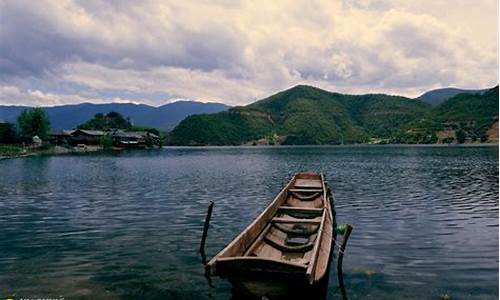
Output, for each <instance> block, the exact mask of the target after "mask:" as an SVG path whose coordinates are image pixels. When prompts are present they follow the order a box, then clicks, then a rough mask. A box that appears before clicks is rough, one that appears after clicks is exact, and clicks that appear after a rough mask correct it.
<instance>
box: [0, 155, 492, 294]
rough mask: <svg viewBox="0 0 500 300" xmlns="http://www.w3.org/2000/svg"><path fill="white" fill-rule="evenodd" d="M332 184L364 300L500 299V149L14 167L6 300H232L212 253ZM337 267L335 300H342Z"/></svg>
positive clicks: (8, 170) (36, 162)
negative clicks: (298, 185) (294, 191)
mask: <svg viewBox="0 0 500 300" xmlns="http://www.w3.org/2000/svg"><path fill="white" fill-rule="evenodd" d="M305 170H314V171H318V172H324V173H325V175H326V178H327V180H328V181H329V184H330V186H331V187H332V189H333V190H334V192H335V197H336V209H337V215H338V221H339V223H351V224H353V225H354V231H353V233H352V235H351V238H350V240H349V245H348V249H347V253H346V257H345V259H344V265H343V266H344V273H345V282H346V287H347V292H348V296H349V298H350V299H401V298H404V299H438V298H439V295H441V294H443V293H447V294H449V296H450V297H451V299H498V217H499V216H498V147H496V146H494V147H402V146H387V147H385V146H372V147H369V146H358V147H342V146H339V147H249V148H237V147H214V148H168V149H163V150H157V151H150V152H146V151H136V152H128V153H120V154H92V155H80V156H52V157H33V158H24V159H12V160H3V161H0V299H2V298H5V297H6V296H7V295H12V294H14V295H15V296H16V299H17V298H18V297H25V298H27V297H29V298H36V297H42V298H55V297H64V298H65V299H228V298H230V297H231V291H230V285H229V284H228V283H227V282H226V281H224V280H220V279H215V280H214V285H215V288H210V287H209V286H208V284H207V282H206V280H205V278H204V276H203V271H202V266H201V263H200V258H199V256H198V253H197V251H198V246H199V240H200V236H201V230H202V227H203V221H204V216H205V213H206V208H207V204H208V202H209V201H210V200H214V201H215V208H214V213H213V216H212V223H211V227H210V231H209V238H208V242H207V254H208V255H210V256H212V255H214V254H216V252H217V251H219V250H220V249H221V248H222V247H224V245H225V244H226V243H228V242H229V241H230V240H231V239H232V238H233V237H234V236H236V235H237V234H238V233H239V232H240V231H241V230H243V229H244V228H245V227H246V226H247V225H248V224H249V223H250V222H251V221H252V220H253V219H254V218H255V217H256V216H257V215H258V214H259V213H260V212H261V211H262V210H263V209H264V208H265V207H266V206H267V205H268V203H269V202H270V201H271V200H272V198H273V197H274V196H275V195H276V194H277V193H278V191H279V190H280V188H281V185H282V184H283V183H285V182H287V181H288V180H289V179H290V177H291V176H292V174H293V173H295V172H299V171H305ZM334 269H335V268H332V273H331V276H330V288H329V299H341V296H340V293H339V291H338V289H337V286H338V284H337V277H336V273H335V270H334Z"/></svg>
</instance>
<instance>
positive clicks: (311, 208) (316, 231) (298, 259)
mask: <svg viewBox="0 0 500 300" xmlns="http://www.w3.org/2000/svg"><path fill="white" fill-rule="evenodd" d="M330 196H331V193H330V190H329V189H328V187H327V185H326V183H325V179H324V176H323V175H322V174H317V173H299V174H296V175H295V176H294V177H293V178H292V179H291V180H290V182H289V183H288V184H287V185H286V186H285V187H284V188H283V189H282V190H281V191H280V193H279V194H278V195H277V196H276V198H275V199H274V200H273V201H272V203H271V204H270V205H269V206H268V207H267V208H266V209H265V210H264V211H263V212H262V213H261V214H260V215H259V216H258V217H257V219H255V220H254V221H253V222H252V223H251V224H250V225H249V226H248V227H247V228H246V229H245V230H244V231H243V232H242V233H241V234H240V235H238V236H237V237H236V238H235V239H234V240H233V241H232V242H231V243H229V244H228V245H227V246H226V247H225V248H224V249H223V250H222V251H221V252H219V253H218V254H217V255H216V256H215V257H214V258H212V259H211V260H210V261H209V263H208V264H207V265H206V268H207V274H209V275H216V276H219V277H222V278H227V279H228V280H229V281H230V282H231V283H232V284H233V287H234V288H235V290H236V291H237V292H238V293H240V295H241V294H242V295H251V296H254V297H257V298H259V299H264V298H267V299H282V298H286V299H290V298H294V299H297V298H304V297H307V299H312V297H315V298H318V297H323V296H324V295H326V287H327V283H328V273H329V266H330V255H331V253H332V245H333V243H334V241H333V240H332V239H334V238H335V237H336V236H335V231H334V228H335V227H334V226H336V222H335V211H334V209H333V207H332V205H333V201H332V203H331V202H330V199H329V197H330ZM263 297H264V298H263Z"/></svg>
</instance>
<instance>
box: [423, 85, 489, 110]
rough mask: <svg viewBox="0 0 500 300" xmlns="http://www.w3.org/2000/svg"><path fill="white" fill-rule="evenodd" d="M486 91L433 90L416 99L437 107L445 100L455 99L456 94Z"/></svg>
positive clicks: (483, 90) (448, 88)
mask: <svg viewBox="0 0 500 300" xmlns="http://www.w3.org/2000/svg"><path fill="white" fill-rule="evenodd" d="M487 90H488V89H461V88H455V87H447V88H439V89H434V90H429V91H427V92H425V93H423V94H422V95H420V96H418V97H417V99H420V100H423V101H425V102H427V103H429V104H431V105H434V106H437V105H439V104H441V103H443V102H445V101H446V100H448V99H450V98H452V97H455V96H456V95H458V94H478V93H479V94H480V93H484V92H486V91H487Z"/></svg>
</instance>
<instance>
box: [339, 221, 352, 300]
mask: <svg viewBox="0 0 500 300" xmlns="http://www.w3.org/2000/svg"><path fill="white" fill-rule="evenodd" d="M351 231H352V226H351V225H350V224H347V225H346V230H345V233H344V238H343V239H342V245H341V246H340V250H339V258H338V260H337V276H338V277H339V286H340V291H341V292H342V298H344V299H347V293H346V291H345V287H344V275H343V274H342V260H343V258H344V251H345V248H346V246H347V240H348V239H349V235H351Z"/></svg>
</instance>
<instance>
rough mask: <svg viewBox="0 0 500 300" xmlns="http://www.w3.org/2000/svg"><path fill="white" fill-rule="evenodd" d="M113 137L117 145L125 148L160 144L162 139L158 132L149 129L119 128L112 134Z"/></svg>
mask: <svg viewBox="0 0 500 300" xmlns="http://www.w3.org/2000/svg"><path fill="white" fill-rule="evenodd" d="M111 137H112V138H113V144H114V145H115V146H117V147H125V148H145V147H147V146H151V145H153V144H158V143H159V141H160V138H159V137H158V136H157V135H156V134H153V133H150V132H147V131H124V130H121V129H118V130H115V131H114V132H113V133H112V134H111Z"/></svg>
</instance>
